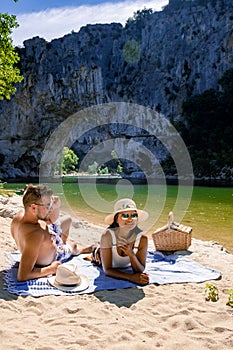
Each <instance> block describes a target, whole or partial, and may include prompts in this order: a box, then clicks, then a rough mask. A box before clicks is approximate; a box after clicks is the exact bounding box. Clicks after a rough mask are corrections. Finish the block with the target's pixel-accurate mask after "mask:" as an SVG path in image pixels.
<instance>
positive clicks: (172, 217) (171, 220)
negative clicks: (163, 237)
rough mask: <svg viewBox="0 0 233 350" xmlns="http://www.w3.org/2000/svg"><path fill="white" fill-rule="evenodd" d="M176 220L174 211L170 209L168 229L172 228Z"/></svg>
mask: <svg viewBox="0 0 233 350" xmlns="http://www.w3.org/2000/svg"><path fill="white" fill-rule="evenodd" d="M173 221H174V214H173V212H172V211H170V213H169V214H168V230H170V229H171V224H172V223H173Z"/></svg>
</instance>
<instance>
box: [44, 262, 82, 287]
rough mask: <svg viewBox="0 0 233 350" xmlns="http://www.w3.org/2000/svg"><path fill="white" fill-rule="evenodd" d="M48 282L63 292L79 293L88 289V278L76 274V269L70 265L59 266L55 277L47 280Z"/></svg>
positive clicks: (75, 266)
mask: <svg viewBox="0 0 233 350" xmlns="http://www.w3.org/2000/svg"><path fill="white" fill-rule="evenodd" d="M48 282H49V283H50V284H51V285H52V286H53V287H55V288H57V289H60V290H62V291H64V292H80V291H82V290H85V289H87V288H88V287H89V280H88V277H87V276H85V275H80V274H79V273H78V267H77V265H75V264H72V263H65V264H61V265H59V266H58V268H57V273H56V276H51V277H49V278H48Z"/></svg>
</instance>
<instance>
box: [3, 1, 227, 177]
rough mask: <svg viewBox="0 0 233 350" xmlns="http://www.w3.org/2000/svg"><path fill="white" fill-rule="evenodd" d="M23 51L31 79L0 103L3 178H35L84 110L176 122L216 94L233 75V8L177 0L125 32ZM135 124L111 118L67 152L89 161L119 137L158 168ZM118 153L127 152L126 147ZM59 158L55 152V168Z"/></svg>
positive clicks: (149, 141)
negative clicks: (63, 128) (136, 110)
mask: <svg viewBox="0 0 233 350" xmlns="http://www.w3.org/2000/svg"><path fill="white" fill-rule="evenodd" d="M18 51H19V54H20V57H21V61H20V68H21V72H22V74H23V75H24V80H23V82H22V83H20V84H18V86H17V93H16V95H15V96H13V97H12V99H11V100H10V101H2V102H1V103H0V121H1V129H0V178H9V177H28V176H38V174H39V165H40V161H41V157H42V155H43V152H44V149H45V146H46V143H47V141H48V140H49V139H50V138H51V137H52V133H53V132H54V131H56V130H57V128H58V127H59V126H60V125H61V124H62V123H63V122H64V121H66V120H67V119H68V118H69V116H71V115H73V114H74V113H76V112H78V111H82V110H84V109H86V108H91V107H92V106H97V105H102V104H109V103H110V104H111V103H122V102H123V103H130V104H136V105H140V106H145V107H146V108H149V109H151V110H152V111H157V112H159V113H161V114H162V115H164V116H165V117H166V118H167V119H168V120H169V118H171V117H173V118H177V117H179V114H180V113H181V111H182V102H183V101H184V100H185V99H187V98H188V97H190V96H192V95H194V94H197V93H202V92H203V91H204V90H206V89H209V88H213V89H218V88H219V86H218V79H219V78H221V77H222V75H223V73H224V72H225V71H226V70H227V69H230V68H232V67H233V3H232V0H193V1H191V0H170V3H169V5H168V6H166V7H165V8H164V10H163V11H161V12H155V13H153V14H151V15H148V16H145V17H143V18H142V19H141V20H137V21H136V22H135V23H129V24H127V25H126V26H125V27H123V26H122V25H121V24H117V23H112V24H103V25H102V24H97V25H87V26H85V27H82V28H81V30H80V31H79V32H78V33H74V32H73V33H71V34H68V35H66V36H64V37H63V38H60V39H56V40H52V41H51V42H46V41H45V40H44V39H42V38H39V37H35V38H33V39H30V40H27V41H25V42H24V47H23V48H19V49H18ZM123 114H124V111H122V117H123ZM128 118H131V119H132V120H133V118H134V116H129V117H128ZM84 119H85V118H84ZM97 119H98V116H97ZM123 119H124V118H123ZM137 119H140V116H137ZM120 120H121V116H119V119H118V122H119V123H120ZM113 122H114V120H113ZM155 122H156V120H155V119H154V117H153V113H148V115H147V116H146V125H147V129H146V130H148V129H149V126H150V125H152V126H153V127H152V134H154V129H155V128H157V126H156V127H155V126H154V123H155ZM86 123H87V124H88V115H87V118H86ZM97 124H98V123H97ZM131 124H132V123H131ZM131 124H130V126H127V122H126V124H125V125H123V127H120V126H118V127H117V128H116V125H114V124H111V118H110V119H108V120H106V123H105V124H104V125H99V126H98V128H97V129H96V125H93V127H95V129H94V130H91V125H90V126H89V127H88V132H87V133H85V134H82V132H80V133H79V134H78V135H77V134H75V137H76V139H75V138H74V137H73V136H72V135H66V136H64V137H63V136H62V135H61V138H60V147H62V146H63V145H65V143H66V144H69V146H72V147H73V148H74V149H75V150H76V151H77V153H78V155H79V157H80V159H82V158H83V157H84V156H85V155H86V154H87V152H89V150H90V149H91V148H92V147H93V146H95V145H96V144H98V142H99V138H100V135H102V136H101V137H102V141H103V140H106V139H114V138H115V136H116V135H117V136H118V138H119V136H120V135H121V136H122V137H123V138H125V139H133V140H137V142H139V144H143V145H144V146H145V147H147V148H148V149H149V150H150V151H151V152H152V153H154V154H156V157H157V158H158V160H160V159H163V158H164V157H166V154H167V153H166V150H165V149H164V147H162V145H161V143H160V142H158V141H157V140H156V139H153V137H152V136H151V135H149V134H148V133H147V132H144V131H143V130H142V129H139V128H138V127H137V126H138V125H139V124H140V122H139V121H137V120H135V127H133V126H132V125H131ZM84 129H85V126H84ZM119 130H120V131H121V132H120V133H119ZM71 134H72V132H71ZM71 140H72V142H71ZM58 148H59V147H58ZM113 148H114V149H115V150H116V152H119V151H120V148H121V145H120V144H119V140H118V141H117V140H115V141H114V142H113ZM134 149H135V142H131V144H130V142H128V145H127V153H130V152H131V151H132V150H134ZM59 151H60V150H54V160H53V161H54V163H55V162H56V160H57V158H58V155H59ZM142 153H143V152H142ZM139 157H140V156H139ZM142 157H143V154H142ZM126 158H127V157H126ZM132 160H133V161H134V160H135V159H132ZM134 170H136V168H135V169H134ZM49 174H50V175H52V167H48V171H47V175H49Z"/></svg>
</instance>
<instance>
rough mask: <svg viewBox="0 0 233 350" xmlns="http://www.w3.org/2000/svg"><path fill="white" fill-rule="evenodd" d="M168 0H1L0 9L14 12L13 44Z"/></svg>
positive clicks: (125, 15) (49, 37)
mask: <svg viewBox="0 0 233 350" xmlns="http://www.w3.org/2000/svg"><path fill="white" fill-rule="evenodd" d="M167 4H168V0H144V1H143V0H109V1H106V0H19V1H18V2H17V3H15V2H14V1H13V0H0V12H1V13H5V12H7V13H9V14H14V15H16V16H17V22H18V24H19V28H17V29H14V31H13V34H12V39H13V44H14V45H15V46H23V41H24V40H27V39H30V38H33V37H34V36H40V37H41V38H44V39H46V40H47V41H51V40H52V39H55V38H59V37H62V36H64V35H65V34H68V33H71V31H75V32H78V31H79V29H80V28H81V27H82V26H85V25H87V24H96V23H112V22H117V23H122V24H123V25H124V24H125V22H126V20H127V19H128V18H129V17H132V16H133V13H134V12H136V11H137V10H142V9H143V8H144V7H146V8H152V9H153V10H154V11H160V10H161V8H162V7H163V6H165V5H167Z"/></svg>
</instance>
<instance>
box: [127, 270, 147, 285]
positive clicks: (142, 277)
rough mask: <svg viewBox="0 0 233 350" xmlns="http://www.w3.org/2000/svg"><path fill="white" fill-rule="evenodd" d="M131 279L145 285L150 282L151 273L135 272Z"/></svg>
mask: <svg viewBox="0 0 233 350" xmlns="http://www.w3.org/2000/svg"><path fill="white" fill-rule="evenodd" d="M130 281H131V282H133V283H137V284H140V285H142V286H144V285H146V284H148V283H149V275H148V274H147V273H140V272H138V273H134V274H133V275H132V277H130Z"/></svg>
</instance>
